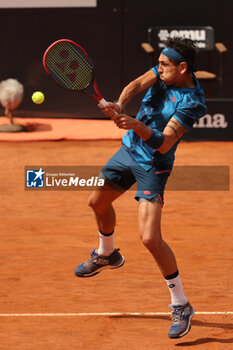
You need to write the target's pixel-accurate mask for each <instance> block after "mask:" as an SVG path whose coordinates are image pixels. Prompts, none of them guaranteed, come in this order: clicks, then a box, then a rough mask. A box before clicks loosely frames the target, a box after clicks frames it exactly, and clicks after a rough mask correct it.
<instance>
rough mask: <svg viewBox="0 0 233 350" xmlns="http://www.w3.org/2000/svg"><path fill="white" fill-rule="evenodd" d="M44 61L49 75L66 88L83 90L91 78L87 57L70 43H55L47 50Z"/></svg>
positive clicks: (91, 72)
mask: <svg viewBox="0 0 233 350" xmlns="http://www.w3.org/2000/svg"><path fill="white" fill-rule="evenodd" d="M45 61H46V66H47V69H48V70H49V73H50V74H51V76H52V77H53V78H54V79H55V80H56V81H57V82H58V83H59V84H60V85H62V86H64V87H66V88H69V89H72V90H83V89H85V88H86V87H87V86H88V85H89V84H90V83H91V81H92V80H93V71H92V66H91V64H90V62H89V60H88V57H87V56H86V55H85V54H84V52H83V51H82V50H81V49H80V48H79V47H76V46H75V45H73V44H72V43H69V42H59V43H57V44H56V45H54V46H53V47H52V48H51V49H50V50H49V52H48V53H47V56H46V60H45Z"/></svg>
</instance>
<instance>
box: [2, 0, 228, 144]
mask: <svg viewBox="0 0 233 350" xmlns="http://www.w3.org/2000/svg"><path fill="white" fill-rule="evenodd" d="M226 5H227V3H226ZM55 6H56V7H55ZM69 6H71V7H69ZM159 26H161V27H164V26H165V27H166V26H167V27H171V26H173V27H180V26H188V27H190V29H192V27H194V28H196V27H206V26H208V27H212V28H213V31H214V37H213V38H212V39H213V45H215V43H219V42H221V43H223V44H224V46H225V48H226V49H227V51H226V52H224V53H223V54H219V52H218V50H217V49H216V48H215V47H213V48H212V49H211V50H210V52H208V53H206V52H204V51H201V52H200V57H199V61H198V62H197V63H198V68H200V69H203V70H205V71H210V72H212V73H214V74H215V75H216V77H215V78H214V79H210V80H209V79H204V80H202V81H201V84H202V86H203V88H204V90H205V92H206V96H207V98H208V101H209V102H208V108H209V109H208V110H209V113H210V114H211V115H212V116H213V115H214V114H216V113H220V114H223V115H224V118H225V119H224V120H225V121H226V120H227V119H228V118H230V116H228V115H229V114H230V113H231V109H232V106H233V100H232V98H233V86H232V79H233V76H232V75H233V72H232V69H231V66H232V58H233V56H232V32H233V23H232V13H231V11H226V7H225V6H224V1H221V2H215V3H213V1H211V0H206V1H201V0H196V1H195V4H193V5H191V4H190V3H187V1H186V0H180V1H179V3H177V2H175V1H172V0H167V1H166V2H164V3H163V2H156V1H154V0H144V1H135V0H76V1H75V0H67V1H65V0H58V1H54V0H48V1H45V0H42V1H39V0H33V1H29V0H21V1H20V0H17V1H16V0H8V1H6V0H0V33H1V39H0V42H1V55H0V66H1V73H0V80H1V81H2V80H5V79H8V78H15V79H17V80H19V81H20V82H21V83H22V84H23V85H24V89H25V93H24V100H23V102H22V104H21V105H20V108H19V110H18V111H17V115H21V116H30V117H31V116H43V117H75V118H93V117H95V118H96V117H98V118H103V115H102V114H101V112H100V111H99V110H98V108H96V102H95V101H92V99H90V98H89V97H88V96H83V95H80V94H76V93H71V92H70V91H67V90H65V89H63V88H61V87H59V86H57V85H56V84H54V82H53V81H52V80H50V78H49V77H48V76H47V75H46V73H45V71H44V68H43V65H42V57H43V53H44V51H45V50H46V48H47V47H48V46H49V45H50V44H51V43H52V42H54V41H55V40H58V39H61V38H69V39H72V40H74V41H75V42H77V43H79V44H80V45H81V46H83V47H84V49H85V50H86V51H87V52H88V53H89V55H90V57H91V58H92V60H93V62H94V67H95V73H96V79H97V83H98V86H99V88H100V91H101V92H102V94H103V96H104V97H105V98H106V99H107V100H116V99H117V98H118V96H119V94H120V92H121V90H122V88H123V87H124V86H125V85H126V84H128V83H129V82H130V81H131V80H132V79H134V78H136V77H137V76H139V75H140V74H143V73H144V72H145V71H146V70H147V69H148V68H149V67H150V66H151V65H152V64H153V62H156V59H157V58H158V56H159V53H160V51H161V50H160V49H159V48H157V47H154V49H155V51H154V53H153V54H151V53H148V52H146V51H145V49H143V47H142V43H147V42H150V44H154V42H153V40H152V42H151V37H150V35H151V33H148V30H149V28H151V27H159ZM220 69H221V70H222V72H220ZM219 73H220V74H221V79H222V81H221V82H220V80H219ZM220 83H222V84H220ZM36 90H40V91H43V92H44V94H45V97H46V99H45V102H44V103H43V104H42V105H39V106H38V105H34V104H33V103H32V101H31V95H32V93H33V92H34V91H36ZM142 96H143V94H142ZM142 96H141V97H142ZM139 104H140V96H139V98H136V99H134V100H133V101H132V102H131V103H130V104H129V105H128V106H127V112H128V113H129V114H131V115H135V114H136V113H137V109H138V106H139ZM3 111H4V110H2V115H3ZM231 119H232V118H231ZM224 120H223V121H222V122H223V125H224ZM208 122H209V124H211V123H212V124H213V120H212V121H211V122H210V121H208V120H207V122H206V123H207V124H208ZM220 124H221V123H220ZM227 124H228V126H229V125H230V124H231V121H230V120H228V121H227ZM213 128H215V129H216V127H215V126H214V127H212V129H213ZM217 128H218V129H221V125H220V127H219V126H217ZM199 129H201V126H200V127H199ZM223 129H224V133H225V135H226V132H228V131H226V129H227V128H226V127H225V128H223ZM213 131H214V132H215V131H216V130H213ZM218 131H220V133H221V130H218ZM230 133H231V131H229V132H228V134H230ZM227 137H228V138H229V136H227Z"/></svg>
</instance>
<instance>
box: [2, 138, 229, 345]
mask: <svg viewBox="0 0 233 350" xmlns="http://www.w3.org/2000/svg"><path fill="white" fill-rule="evenodd" d="M119 146H120V141H113V140H112V141H94V140H93V141H50V142H48V141H40V142H38V141H34V142H33V141H28V142H10V141H5V142H1V143H0V149H1V164H2V171H1V179H0V187H1V207H0V216H1V221H0V222H1V223H0V226H1V258H0V259H1V264H0V269H1V295H0V298H1V299H0V301H1V311H0V330H1V332H0V349H3V350H8V349H14V350H15V349H20V350H29V349H30V350H31V349H33V350H43V349H46V350H48V349H49V350H56V349H64V350H69V349H80V350H84V349H87V350H95V349H103V348H104V349H107V350H112V349H127V350H133V349H137V350H145V349H166V350H167V349H175V348H179V347H180V348H183V349H200V350H201V349H224V350H225V349H233V309H232V305H233V292H232V281H231V271H232V256H233V249H232V207H233V197H232V166H233V163H232V152H233V144H232V143H231V142H193V143H191V142H182V143H181V145H180V147H179V148H178V151H177V153H176V165H182V166H186V165H203V166H206V165H214V166H222V165H224V166H229V167H230V174H231V178H230V182H231V185H230V190H225V191H175V190H170V191H167V192H166V195H165V206H164V212H163V222H162V228H163V236H164V238H165V239H166V240H167V242H168V243H169V244H170V245H171V247H172V248H173V250H174V252H175V254H176V257H177V260H178V265H179V269H180V273H181V276H182V279H183V285H184V289H185V291H186V294H187V296H188V298H189V299H190V301H191V302H192V304H193V306H194V307H195V310H196V315H195V317H194V319H193V322H192V330H191V332H190V333H189V334H187V335H186V336H185V337H184V338H182V339H180V340H170V339H168V337H167V332H168V328H169V326H170V314H169V311H170V309H169V308H168V304H169V302H170V295H169V291H168V290H167V287H166V284H165V282H164V281H163V279H162V277H161V275H160V272H159V270H158V268H157V266H156V265H155V263H154V261H153V259H152V256H150V254H149V253H148V252H147V251H146V249H145V248H144V247H143V245H142V243H141V241H140V239H139V237H138V228H137V209H138V204H137V202H136V201H135V200H134V192H133V191H129V192H128V193H126V194H124V195H123V196H122V197H121V198H120V199H118V200H116V201H115V209H116V213H117V227H116V246H117V247H120V248H121V253H122V254H123V255H124V257H125V260H126V263H125V265H124V266H123V267H122V268H121V269H118V270H114V271H104V272H102V273H100V274H99V275H97V276H95V277H92V278H86V279H79V278H77V277H75V276H74V275H73V268H74V267H75V266H76V265H77V264H79V263H80V262H82V261H84V260H87V258H88V256H89V251H90V250H91V248H92V247H93V248H94V247H96V245H97V243H98V241H97V231H96V225H95V220H94V216H93V214H92V211H91V209H90V208H89V207H88V206H87V198H88V195H89V192H88V191H43V192H40V191H25V166H27V165H53V166H56V165H63V166H65V165H69V166H70V165H73V166H74V165H75V166H76V165H102V164H104V163H105V162H106V161H107V160H108V159H109V157H110V156H111V155H112V154H113V153H114V152H115V151H116V150H117V149H118V147H119Z"/></svg>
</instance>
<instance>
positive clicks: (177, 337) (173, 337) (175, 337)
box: [168, 307, 195, 339]
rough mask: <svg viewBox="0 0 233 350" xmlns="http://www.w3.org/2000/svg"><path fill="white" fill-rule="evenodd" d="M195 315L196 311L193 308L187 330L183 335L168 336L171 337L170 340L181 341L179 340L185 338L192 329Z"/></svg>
mask: <svg viewBox="0 0 233 350" xmlns="http://www.w3.org/2000/svg"><path fill="white" fill-rule="evenodd" d="M194 315H195V310H194V308H193V307H192V314H191V315H190V317H189V323H188V327H187V328H186V330H185V331H184V332H183V333H181V334H179V335H176V336H173V335H172V336H170V335H168V336H169V338H170V339H179V338H182V337H183V336H185V335H186V334H187V333H188V332H189V331H190V329H191V319H192V318H193V316H194Z"/></svg>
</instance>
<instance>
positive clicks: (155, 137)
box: [144, 129, 164, 149]
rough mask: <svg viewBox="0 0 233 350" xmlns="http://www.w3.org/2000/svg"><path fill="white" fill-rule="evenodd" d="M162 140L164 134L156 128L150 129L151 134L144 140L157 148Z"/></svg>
mask: <svg viewBox="0 0 233 350" xmlns="http://www.w3.org/2000/svg"><path fill="white" fill-rule="evenodd" d="M163 141H164V134H163V133H162V132H160V131H158V130H156V129H154V130H151V136H150V137H149V139H147V140H146V141H144V142H145V143H146V144H147V145H148V146H150V147H151V148H154V149H157V148H159V147H160V146H161V145H162V144H163Z"/></svg>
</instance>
